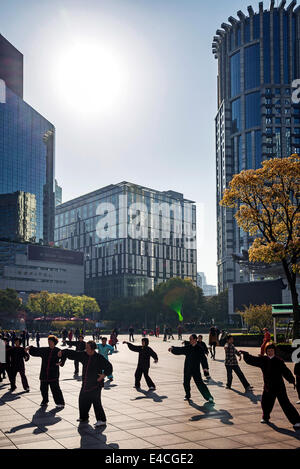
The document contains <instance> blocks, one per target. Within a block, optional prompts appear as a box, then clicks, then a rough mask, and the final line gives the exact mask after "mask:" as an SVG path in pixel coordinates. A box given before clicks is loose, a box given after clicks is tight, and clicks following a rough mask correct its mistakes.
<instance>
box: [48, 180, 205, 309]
mask: <svg viewBox="0 0 300 469" xmlns="http://www.w3.org/2000/svg"><path fill="white" fill-rule="evenodd" d="M55 226H56V228H55V243H56V245H59V246H62V247H64V248H66V249H74V250H80V251H82V252H84V254H85V293H86V294H87V295H89V296H92V297H95V298H96V299H97V301H98V302H99V304H100V306H101V308H102V309H103V308H104V309H105V307H106V306H107V305H108V304H109V302H111V301H112V300H113V299H117V298H126V297H135V296H142V295H144V294H145V293H147V292H148V291H149V290H150V289H153V288H154V287H155V285H157V284H158V283H160V282H163V281H166V280H167V279H170V278H172V277H181V278H191V279H192V280H193V281H194V282H195V283H196V278H197V269H196V265H197V251H196V206H195V204H194V202H192V201H189V200H186V199H184V197H183V195H182V194H179V193H177V192H173V191H167V192H160V191H156V190H153V189H149V188H146V187H142V186H137V185H135V184H131V183H128V182H122V183H120V184H116V185H110V186H107V187H104V188H103V189H100V190H98V191H95V192H92V193H90V194H87V195H84V196H82V197H78V198H76V199H74V200H71V201H69V202H66V203H63V204H61V205H59V206H58V207H56V220H55Z"/></svg>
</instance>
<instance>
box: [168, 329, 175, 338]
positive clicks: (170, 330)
mask: <svg viewBox="0 0 300 469" xmlns="http://www.w3.org/2000/svg"><path fill="white" fill-rule="evenodd" d="M171 337H172V340H175V339H174V336H173V331H172V327H169V328H168V339H169V340H170V339H171Z"/></svg>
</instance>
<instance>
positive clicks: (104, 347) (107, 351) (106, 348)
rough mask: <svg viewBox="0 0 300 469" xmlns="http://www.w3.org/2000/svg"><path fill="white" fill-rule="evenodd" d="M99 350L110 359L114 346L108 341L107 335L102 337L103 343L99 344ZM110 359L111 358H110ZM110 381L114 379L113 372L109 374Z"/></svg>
mask: <svg viewBox="0 0 300 469" xmlns="http://www.w3.org/2000/svg"><path fill="white" fill-rule="evenodd" d="M97 348H98V352H99V353H100V354H101V355H102V356H103V357H104V358H105V359H106V360H108V356H109V355H112V354H113V353H114V348H113V347H112V346H111V345H109V344H108V343H107V337H102V338H101V344H97ZM108 361H109V360H108ZM108 379H109V381H110V382H111V381H113V380H114V377H113V375H112V374H110V375H109V376H108Z"/></svg>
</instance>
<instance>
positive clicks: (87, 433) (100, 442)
mask: <svg viewBox="0 0 300 469" xmlns="http://www.w3.org/2000/svg"><path fill="white" fill-rule="evenodd" d="M105 428H106V427H99V428H96V429H94V428H93V427H92V426H91V425H89V424H80V425H79V427H78V433H79V435H80V436H81V441H80V448H81V449H89V448H92V449H97V448H99V449H110V450H113V449H118V448H119V445H118V444H117V443H110V444H109V445H108V444H107V443H106V440H107V437H106V435H103V431H104V430H105Z"/></svg>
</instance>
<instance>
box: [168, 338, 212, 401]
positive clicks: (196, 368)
mask: <svg viewBox="0 0 300 469" xmlns="http://www.w3.org/2000/svg"><path fill="white" fill-rule="evenodd" d="M169 352H171V353H173V354H174V355H185V362H184V382H183V386H184V389H185V398H184V400H185V401H190V400H191V379H192V378H193V379H194V381H195V384H196V386H197V388H198V390H199V391H200V393H201V394H202V396H203V397H204V399H205V400H206V401H208V402H210V403H213V402H214V398H213V397H212V395H211V393H210V392H209V389H208V387H207V386H206V384H205V383H204V382H203V380H202V376H201V372H200V363H201V364H202V366H203V368H205V367H206V363H205V361H204V357H205V355H204V352H203V350H202V348H201V346H200V345H199V343H198V342H197V336H196V334H192V335H191V336H190V343H189V345H186V346H184V347H171V348H169Z"/></svg>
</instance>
